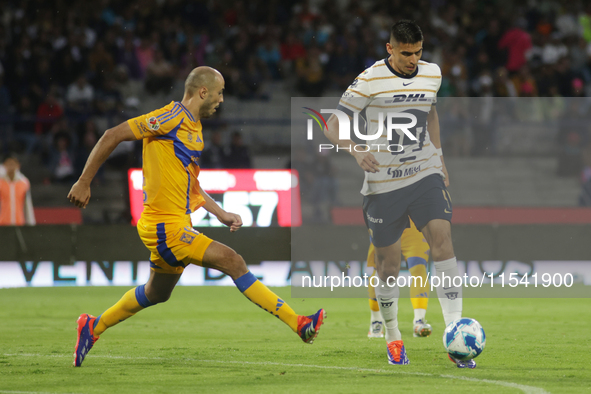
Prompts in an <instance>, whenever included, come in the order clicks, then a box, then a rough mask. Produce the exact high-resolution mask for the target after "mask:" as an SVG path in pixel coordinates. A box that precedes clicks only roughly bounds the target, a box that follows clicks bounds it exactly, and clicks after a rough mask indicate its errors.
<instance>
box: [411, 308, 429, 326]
mask: <svg viewBox="0 0 591 394" xmlns="http://www.w3.org/2000/svg"><path fill="white" fill-rule="evenodd" d="M426 314H427V310H426V309H421V308H417V309H415V319H414V320H413V323H414V322H416V321H419V320H423V321H425V315H426Z"/></svg>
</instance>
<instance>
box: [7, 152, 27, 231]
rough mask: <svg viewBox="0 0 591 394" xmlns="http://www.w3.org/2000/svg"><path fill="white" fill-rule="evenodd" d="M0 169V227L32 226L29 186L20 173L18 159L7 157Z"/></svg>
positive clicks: (25, 178)
mask: <svg viewBox="0 0 591 394" xmlns="http://www.w3.org/2000/svg"><path fill="white" fill-rule="evenodd" d="M0 167H1V168H0V226H22V225H24V224H27V225H30V226H34V225H35V213H34V211H33V201H32V199H31V184H30V183H29V180H28V179H27V177H26V176H24V175H23V174H22V173H21V172H20V163H19V161H18V159H17V158H16V156H12V155H9V156H7V157H6V159H4V165H3V166H0Z"/></svg>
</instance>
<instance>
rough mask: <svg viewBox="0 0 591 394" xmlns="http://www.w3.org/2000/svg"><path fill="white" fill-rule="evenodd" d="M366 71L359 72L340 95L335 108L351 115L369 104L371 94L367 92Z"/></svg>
mask: <svg viewBox="0 0 591 394" xmlns="http://www.w3.org/2000/svg"><path fill="white" fill-rule="evenodd" d="M367 74H368V71H367V70H366V71H364V72H363V73H361V74H360V75H359V76H358V77H357V78H355V80H354V81H353V83H352V84H351V85H349V87H348V88H347V90H346V91H345V93H343V95H342V96H341V100H340V101H339V105H338V106H337V109H338V110H340V111H343V112H344V113H346V114H347V115H349V116H351V117H353V114H354V113H359V112H361V111H363V110H364V109H365V107H367V106H368V105H369V102H370V101H371V96H370V92H369V81H368V78H367Z"/></svg>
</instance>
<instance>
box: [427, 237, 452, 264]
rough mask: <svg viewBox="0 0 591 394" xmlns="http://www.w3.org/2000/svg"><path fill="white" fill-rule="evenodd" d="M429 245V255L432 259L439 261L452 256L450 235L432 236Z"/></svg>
mask: <svg viewBox="0 0 591 394" xmlns="http://www.w3.org/2000/svg"><path fill="white" fill-rule="evenodd" d="M430 247H431V255H432V256H433V260H435V261H441V260H447V259H448V258H452V257H453V256H454V252H453V246H452V242H451V236H446V235H445V234H442V235H440V236H436V237H433V240H432V245H430Z"/></svg>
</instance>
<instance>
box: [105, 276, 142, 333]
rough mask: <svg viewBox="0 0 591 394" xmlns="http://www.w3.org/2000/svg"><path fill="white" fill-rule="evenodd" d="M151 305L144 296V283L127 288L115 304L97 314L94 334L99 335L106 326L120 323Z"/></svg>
mask: <svg viewBox="0 0 591 394" xmlns="http://www.w3.org/2000/svg"><path fill="white" fill-rule="evenodd" d="M140 303H141V304H140ZM151 305H153V304H152V303H150V301H148V299H147V298H146V294H145V292H144V285H141V286H138V287H136V288H133V289H131V290H129V291H128V292H127V293H125V294H124V295H123V297H121V299H120V300H119V301H117V303H116V304H115V305H113V306H112V307H110V308H109V309H107V310H106V311H105V312H103V314H102V315H100V316H99V318H98V319H97V323H96V324H95V327H94V335H95V336H99V335H101V334H102V333H103V332H105V330H106V329H107V328H109V327H113V326H114V325H116V324H119V323H121V322H122V321H124V320H125V319H127V318H129V317H131V316H133V315H135V314H136V313H138V312H139V311H141V310H142V309H144V308H147V307H148V306H151Z"/></svg>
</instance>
